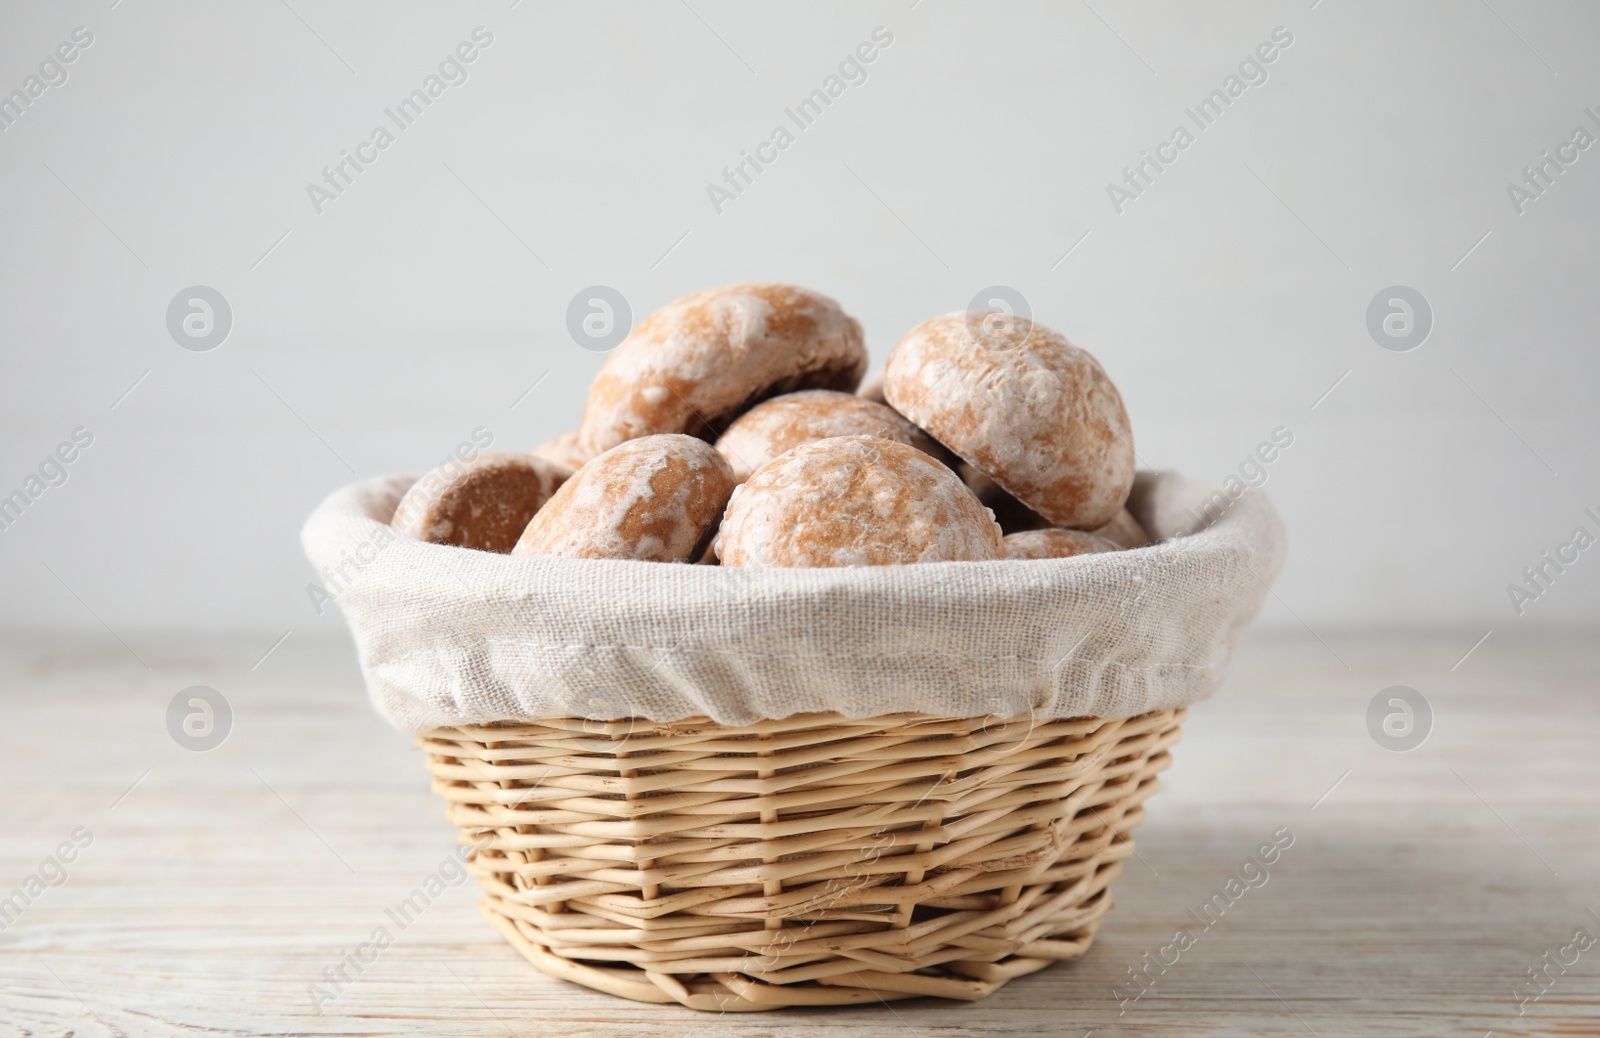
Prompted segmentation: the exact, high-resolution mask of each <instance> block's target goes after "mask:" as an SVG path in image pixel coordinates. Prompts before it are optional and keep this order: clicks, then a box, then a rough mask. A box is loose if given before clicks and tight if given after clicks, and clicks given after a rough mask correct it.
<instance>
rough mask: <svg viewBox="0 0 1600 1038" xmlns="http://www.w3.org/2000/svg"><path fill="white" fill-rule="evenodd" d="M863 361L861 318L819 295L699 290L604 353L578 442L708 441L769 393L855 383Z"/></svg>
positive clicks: (779, 289)
mask: <svg viewBox="0 0 1600 1038" xmlns="http://www.w3.org/2000/svg"><path fill="white" fill-rule="evenodd" d="M866 369H867V350H866V346H865V345H863V343H862V339H861V325H860V324H858V323H857V322H856V320H855V318H853V317H851V316H849V315H848V314H846V313H845V312H844V311H843V310H841V309H840V308H839V304H838V303H836V302H834V301H833V300H832V299H829V298H828V297H827V296H824V295H819V294H817V293H815V292H808V291H806V290H805V289H803V288H796V287H795V286H793V285H781V284H738V285H726V286H723V287H721V288H712V289H706V290H705V291H702V292H696V293H694V294H693V295H689V296H685V297H684V298H682V299H679V300H678V301H676V302H674V303H669V304H668V305H666V306H664V307H662V308H661V309H660V310H657V311H656V312H655V313H653V314H651V315H650V316H649V317H646V318H645V319H644V320H643V321H641V322H640V323H639V325H638V327H636V328H634V330H633V331H632V332H631V333H630V334H629V335H628V337H627V338H626V339H625V340H623V342H622V345H620V346H618V347H617V349H616V351H615V352H613V353H612V354H611V356H610V357H608V358H607V359H606V362H605V365H604V366H603V367H602V368H601V369H600V374H599V375H598V376H596V378H595V381H594V384H593V385H592V386H591V387H590V388H589V398H588V401H587V403H586V404H585V407H584V413H583V424H582V425H581V426H580V427H579V437H580V442H581V444H582V447H583V449H585V450H587V451H590V452H592V453H599V452H600V451H602V450H608V449H610V448H611V447H615V446H616V445H617V444H619V443H622V442H624V441H626V440H630V439H633V438H634V437H637V436H646V435H649V434H652V433H691V434H693V435H695V436H699V437H701V438H702V439H714V438H715V437H716V435H717V434H718V433H719V432H721V430H722V429H724V428H726V426H727V424H728V422H729V421H731V420H732V419H733V418H735V417H737V416H738V415H739V414H740V413H741V412H742V411H744V410H745V409H747V408H749V407H750V406H751V405H753V404H755V403H757V402H759V401H761V400H764V399H766V398H767V397H769V396H775V395H777V394H780V393H787V392H790V391H792V390H796V389H809V388H821V389H839V390H845V391H849V390H853V389H855V387H856V384H857V383H858V382H860V381H861V376H862V374H863V373H864V372H865V371H866Z"/></svg>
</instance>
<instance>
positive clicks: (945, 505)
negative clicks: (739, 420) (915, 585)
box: [716, 436, 1003, 568]
mask: <svg viewBox="0 0 1600 1038" xmlns="http://www.w3.org/2000/svg"><path fill="white" fill-rule="evenodd" d="M716 550H717V556H718V558H720V559H721V560H722V564H723V565H724V566H749V567H759V568H776V567H822V566H892V565H902V564H906V563H914V562H950V561H983V560H989V559H998V558H1002V557H1003V552H1002V549H1001V545H1000V527H999V526H998V525H996V524H995V521H994V516H992V515H991V514H990V513H989V510H988V509H987V508H984V507H983V505H981V504H980V503H979V502H978V499H977V498H975V497H973V496H972V493H971V492H970V491H969V490H967V488H966V486H965V485H963V484H962V482H961V480H960V479H958V478H956V475H955V473H953V472H951V471H950V470H949V469H948V468H946V467H945V466H944V465H941V464H939V463H938V462H936V461H934V460H932V459H931V458H929V457H928V456H927V455H926V454H924V453H923V452H921V451H919V450H917V449H916V448H915V447H908V446H906V445H905V444H903V443H896V442H894V441H893V440H883V439H879V438H877V437H874V436H837V437H831V438H829V439H825V440H816V441H813V442H811V443H807V444H802V445H801V446H799V447H796V448H794V449H793V450H791V451H788V452H786V453H784V454H780V455H779V456H778V457H776V458H774V459H772V460H771V461H769V462H768V463H767V464H765V465H763V466H762V467H761V468H760V469H758V470H756V472H755V473H754V474H752V475H751V477H750V478H749V479H748V480H746V481H745V482H744V483H743V484H741V485H740V486H739V488H738V489H737V490H735V491H734V492H733V498H732V499H731V500H730V501H729V502H728V509H727V512H726V513H725V514H724V515H723V519H722V528H721V530H720V531H719V532H718V534H717V541H716Z"/></svg>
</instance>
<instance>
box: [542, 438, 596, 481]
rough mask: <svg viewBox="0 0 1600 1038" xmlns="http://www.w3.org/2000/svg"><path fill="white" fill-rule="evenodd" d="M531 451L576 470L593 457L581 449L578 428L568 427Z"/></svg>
mask: <svg viewBox="0 0 1600 1038" xmlns="http://www.w3.org/2000/svg"><path fill="white" fill-rule="evenodd" d="M532 453H534V454H537V455H539V457H541V458H545V459H547V460H549V461H553V462H555V463H556V464H557V465H565V466H566V467H567V468H569V469H571V470H572V471H574V472H576V471H578V470H579V469H581V468H583V466H584V465H585V464H586V463H587V462H588V460H589V459H590V458H592V457H594V455H593V454H591V453H590V452H588V451H586V450H584V449H583V447H582V446H581V445H580V444H579V443H578V430H576V429H568V430H567V431H566V432H564V433H556V434H555V435H554V436H552V437H550V438H549V439H548V440H546V441H544V442H543V443H541V444H539V446H537V447H535V448H534V449H533V451H532Z"/></svg>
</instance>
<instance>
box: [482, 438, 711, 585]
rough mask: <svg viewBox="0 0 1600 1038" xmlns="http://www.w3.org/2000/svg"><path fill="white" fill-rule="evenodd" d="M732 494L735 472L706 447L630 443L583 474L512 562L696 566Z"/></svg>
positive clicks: (681, 442)
mask: <svg viewBox="0 0 1600 1038" xmlns="http://www.w3.org/2000/svg"><path fill="white" fill-rule="evenodd" d="M732 490H733V472H732V470H731V469H729V468H728V463H727V462H726V461H724V460H723V458H722V455H720V454H718V453H717V452H716V451H715V450H714V449H712V447H711V446H710V445H709V444H707V443H706V442H705V441H704V440H698V439H695V438H694V437H693V436H682V435H677V434H668V435H659V436H644V437H640V438H638V439H634V440H629V441H628V442H627V443H624V444H621V445H619V446H617V447H613V448H612V449H611V450H608V451H606V452H605V453H603V454H601V455H599V456H598V457H596V458H594V459H593V460H592V461H590V462H589V463H588V464H587V465H585V466H584V467H583V468H581V469H579V470H578V472H577V473H576V474H575V475H574V476H573V477H572V478H571V479H569V480H568V481H567V482H566V484H565V485H564V486H563V487H562V488H561V489H560V490H559V491H557V493H556V495H555V496H554V497H553V498H551V499H550V502H549V503H548V504H547V505H545V506H544V508H542V509H540V510H539V513H538V514H537V515H535V516H534V517H533V521H532V522H530V523H528V528H527V529H526V530H525V531H523V534H522V538H521V539H520V540H519V541H517V546H516V547H515V548H514V549H512V552H511V554H513V555H562V556H566V557H568V558H580V559H641V560H645V561H649V562H693V561H695V560H696V559H698V558H699V557H700V554H701V553H702V552H703V551H704V550H705V546H706V542H707V541H708V540H709V539H710V537H711V534H712V532H713V530H714V529H715V528H716V523H717V517H718V516H719V515H721V514H722V506H723V505H724V504H726V503H727V500H728V495H729V493H731V492H732Z"/></svg>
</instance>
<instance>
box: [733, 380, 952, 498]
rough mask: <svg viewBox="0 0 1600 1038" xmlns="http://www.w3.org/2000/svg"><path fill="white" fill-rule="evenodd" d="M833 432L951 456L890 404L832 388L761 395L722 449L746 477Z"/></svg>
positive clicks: (735, 471)
mask: <svg viewBox="0 0 1600 1038" xmlns="http://www.w3.org/2000/svg"><path fill="white" fill-rule="evenodd" d="M830 436H876V437H878V438H879V439H883V440H894V441H895V442H896V443H903V444H905V445H906V446H908V447H915V448H917V449H918V450H920V451H922V452H923V453H924V454H927V455H928V456H930V457H933V458H937V459H939V460H940V461H944V460H945V459H947V458H948V457H949V452H947V451H946V450H945V449H944V448H943V447H940V446H939V444H938V443H936V442H935V441H934V439H933V437H931V436H929V435H928V434H927V433H925V432H923V431H922V430H921V429H918V428H917V427H916V426H914V425H912V424H911V423H910V422H908V421H906V420H905V419H904V418H902V417H901V416H900V415H899V414H898V413H896V411H895V410H894V409H893V408H891V407H889V406H888V405H887V404H877V403H873V402H872V401H871V400H863V399H862V398H861V397H859V396H853V395H851V394H849V393H839V392H835V391H833V390H831V389H808V390H804V391H802V392H799V393H788V394H785V395H784V396H775V397H773V398H772V399H770V400H765V401H762V402H761V403H759V404H757V405H756V406H754V407H752V408H751V409H750V410H748V411H746V412H745V413H744V414H742V415H740V416H739V417H738V418H736V419H734V421H733V424H732V425H730V426H728V431H727V432H725V433H723V434H722V436H721V437H719V438H718V440H717V450H718V451H719V452H720V453H721V454H722V456H723V457H724V458H727V459H728V464H729V465H732V466H733V476H734V479H736V480H738V481H739V482H741V483H743V482H744V481H745V480H747V479H749V478H750V473H752V472H754V471H755V470H756V469H758V468H760V467H761V466H763V465H765V464H766V463H767V462H769V461H771V460H772V459H773V458H776V457H777V456H778V455H780V454H782V453H783V452H784V451H786V450H789V449H791V448H793V447H798V446H800V445H801V444H802V443H810V442H811V441H813V440H825V439H827V438H828V437H830Z"/></svg>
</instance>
